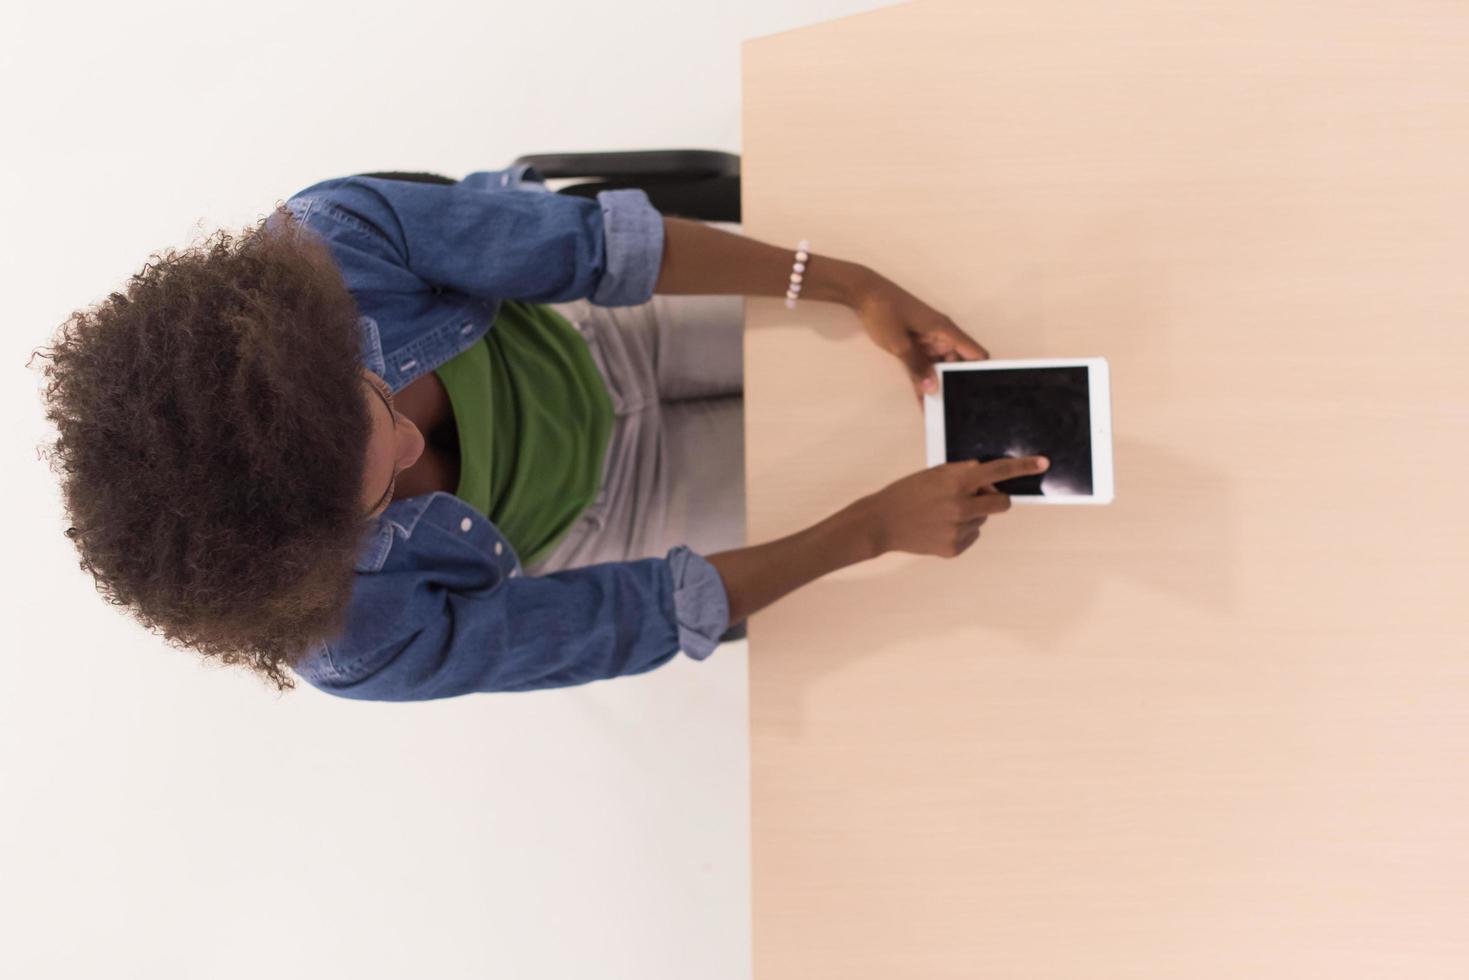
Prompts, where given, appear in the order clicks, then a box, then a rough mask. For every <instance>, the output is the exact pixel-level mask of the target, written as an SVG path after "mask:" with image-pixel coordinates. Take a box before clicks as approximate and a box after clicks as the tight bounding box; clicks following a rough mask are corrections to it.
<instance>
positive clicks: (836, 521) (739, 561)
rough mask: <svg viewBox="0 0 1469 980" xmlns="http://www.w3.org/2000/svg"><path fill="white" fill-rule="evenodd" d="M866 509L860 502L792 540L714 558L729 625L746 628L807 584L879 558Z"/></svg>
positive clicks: (796, 535) (771, 542)
mask: <svg viewBox="0 0 1469 980" xmlns="http://www.w3.org/2000/svg"><path fill="white" fill-rule="evenodd" d="M863 505H864V502H863V501H858V502H857V503H855V504H853V505H851V506H849V507H846V508H844V509H843V510H841V511H838V512H837V513H835V514H833V515H832V516H831V517H828V518H827V519H826V520H824V521H822V522H821V523H819V524H816V525H813V526H812V527H808V528H807V529H806V530H804V531H798V532H797V533H795V534H792V535H789V536H788V537H784V538H780V539H778V540H775V541H770V542H767V543H765V544H757V545H753V546H751V547H748V548H737V549H735V550H733V551H721V552H719V553H718V554H714V555H709V556H708V559H709V561H710V563H711V564H713V565H714V568H715V569H716V570H717V571H718V572H719V577H720V578H721V579H723V580H724V591H725V594H726V595H727V596H728V597H729V621H730V622H731V623H738V622H741V621H742V620H744V619H745V618H746V617H748V616H749V615H750V614H751V613H755V612H758V611H760V610H761V609H764V608H765V607H766V606H768V605H770V604H771V603H772V602H774V601H776V600H777V599H779V598H781V597H782V596H785V595H787V594H789V593H791V592H794V591H795V590H796V589H799V588H800V587H801V586H803V585H805V584H807V583H808V582H814V581H815V580H816V579H818V578H821V576H823V575H826V574H828V573H830V572H834V571H836V570H837V569H839V568H845V567H846V566H847V565H855V564H857V563H858V562H862V561H866V560H867V559H869V558H875V557H877V555H878V554H880V553H881V545H880V544H879V542H878V540H877V536H876V535H875V534H874V531H873V523H872V521H871V520H869V519H868V518H867V517H866V516H864V514H863V513H862V511H861V508H862V507H863Z"/></svg>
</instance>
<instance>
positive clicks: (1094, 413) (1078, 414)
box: [923, 357, 1113, 504]
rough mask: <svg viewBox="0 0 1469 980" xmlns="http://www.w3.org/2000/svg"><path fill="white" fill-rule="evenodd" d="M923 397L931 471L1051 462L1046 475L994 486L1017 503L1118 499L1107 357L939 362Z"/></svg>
mask: <svg viewBox="0 0 1469 980" xmlns="http://www.w3.org/2000/svg"><path fill="white" fill-rule="evenodd" d="M934 367H935V368H937V369H938V376H939V390H938V393H937V394H934V395H925V396H924V399H923V403H924V404H923V408H924V419H925V425H926V427H927V437H928V465H930V466H937V465H940V464H942V463H955V462H959V461H960V460H965V459H977V460H979V461H980V462H989V461H990V460H992V459H1000V458H1001V457H1004V456H1045V457H1047V458H1048V459H1049V460H1050V461H1051V465H1050V466H1049V467H1048V468H1047V469H1046V471H1045V472H1044V473H1037V474H1035V475H1034V476H1023V477H1017V478H1016V479H1013V480H1003V481H1001V482H1000V483H997V484H995V489H996V490H999V491H1000V492H1001V493H1008V494H1010V501H1011V503H1035V504H1107V503H1111V502H1112V499H1113V480H1112V393H1111V385H1110V382H1109V379H1108V371H1107V359H1106V358H1104V357H1081V358H1075V359H1070V360H1061V359H1037V360H1021V361H958V362H950V363H942V364H935V365H934Z"/></svg>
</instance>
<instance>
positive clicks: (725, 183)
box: [357, 151, 740, 225]
mask: <svg viewBox="0 0 1469 980" xmlns="http://www.w3.org/2000/svg"><path fill="white" fill-rule="evenodd" d="M534 159H536V158H534V157H521V158H520V160H521V161H527V160H534ZM547 159H563V160H567V161H570V160H580V161H581V162H583V163H585V164H586V167H584V168H580V169H585V170H588V171H600V172H603V173H608V172H610V173H615V174H618V176H615V177H605V176H601V175H600V173H597V172H588V173H586V174H585V176H588V177H596V178H597V179H593V180H585V181H582V182H580V183H576V184H570V185H568V186H566V187H562V188H560V189H559V190H558V191H557V193H560V194H570V195H573V196H575V197H586V198H595V197H596V196H597V194H598V193H600V192H601V191H608V190H620V189H624V188H632V189H636V190H640V191H642V192H644V193H645V194H647V195H648V200H649V201H650V202H651V203H652V205H653V207H655V208H656V209H657V210H658V213H659V214H665V215H671V216H673V217H678V218H692V219H694V220H696V221H710V222H717V223H721V224H734V225H738V224H739V221H740V175H739V157H737V156H734V155H733V154H727V153H713V152H704V153H702V154H698V153H695V152H694V151H626V152H619V153H600V154H591V153H588V154H563V155H562V156H561V157H557V158H552V157H548V158H547ZM639 160H647V161H650V162H649V164H648V167H647V170H648V172H646V173H641V174H631V175H628V171H629V170H631V169H634V167H633V166H632V165H633V164H635V163H637V162H638V161H639ZM711 168H716V169H717V170H721V171H722V172H716V169H711ZM552 169H553V170H554V172H555V173H556V175H557V176H560V175H562V170H565V171H567V174H566V175H567V176H570V175H571V174H570V171H571V170H573V169H578V168H574V167H571V166H566V167H563V168H562V170H557V169H555V168H554V167H553V168H552ZM731 171H732V172H731ZM539 172H540V171H539V170H538V171H537V173H539ZM357 176H359V177H382V178H385V179H387V180H409V181H416V182H418V183H422V184H455V183H458V181H457V180H455V179H454V178H452V177H445V176H444V175H443V174H434V173H424V172H422V171H408V170H387V171H378V172H374V173H366V174H358V175H357ZM578 176H581V175H578Z"/></svg>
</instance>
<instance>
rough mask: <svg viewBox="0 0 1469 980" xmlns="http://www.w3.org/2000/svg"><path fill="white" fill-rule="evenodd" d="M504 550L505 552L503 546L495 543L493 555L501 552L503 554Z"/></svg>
mask: <svg viewBox="0 0 1469 980" xmlns="http://www.w3.org/2000/svg"><path fill="white" fill-rule="evenodd" d="M504 550H505V546H504V545H503V544H501V543H500V542H498V541H496V542H495V554H497V555H498V554H500V553H501V552H503V551H504Z"/></svg>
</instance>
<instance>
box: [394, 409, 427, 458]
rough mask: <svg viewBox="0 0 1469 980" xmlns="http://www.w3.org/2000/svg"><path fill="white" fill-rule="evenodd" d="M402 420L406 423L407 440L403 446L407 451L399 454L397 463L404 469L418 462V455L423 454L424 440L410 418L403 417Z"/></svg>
mask: <svg viewBox="0 0 1469 980" xmlns="http://www.w3.org/2000/svg"><path fill="white" fill-rule="evenodd" d="M403 421H405V422H407V423H408V441H407V443H406V444H405V446H404V448H406V449H407V452H406V453H405V454H402V455H400V456H399V460H398V465H399V466H400V467H401V468H403V469H405V470H406V469H407V468H408V467H410V466H412V465H413V464H414V463H416V462H418V457H420V456H422V455H423V450H424V445H425V440H424V438H423V433H422V432H420V431H419V429H418V426H417V425H415V424H414V423H413V420H412V419H409V418H405V419H404V420H403Z"/></svg>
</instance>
